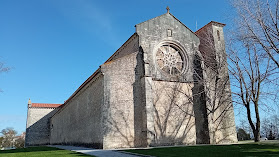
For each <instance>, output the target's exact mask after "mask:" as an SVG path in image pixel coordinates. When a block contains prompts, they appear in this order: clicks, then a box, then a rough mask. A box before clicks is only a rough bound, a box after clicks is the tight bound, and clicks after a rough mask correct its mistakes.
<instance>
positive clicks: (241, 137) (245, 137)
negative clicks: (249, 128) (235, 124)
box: [237, 128, 251, 141]
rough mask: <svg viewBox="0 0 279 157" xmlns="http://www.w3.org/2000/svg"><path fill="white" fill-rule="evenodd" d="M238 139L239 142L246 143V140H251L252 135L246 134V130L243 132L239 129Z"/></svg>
mask: <svg viewBox="0 0 279 157" xmlns="http://www.w3.org/2000/svg"><path fill="white" fill-rule="evenodd" d="M237 139H238V141H244V140H250V139H251V138H250V135H249V134H247V133H246V131H245V130H243V129H242V128H239V129H238V130H237Z"/></svg>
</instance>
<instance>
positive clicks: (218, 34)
mask: <svg viewBox="0 0 279 157" xmlns="http://www.w3.org/2000/svg"><path fill="white" fill-rule="evenodd" d="M217 37H218V41H220V31H219V30H217Z"/></svg>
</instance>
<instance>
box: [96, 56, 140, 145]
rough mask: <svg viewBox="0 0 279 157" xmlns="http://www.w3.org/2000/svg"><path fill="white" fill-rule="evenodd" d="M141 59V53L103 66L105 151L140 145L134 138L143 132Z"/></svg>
mask: <svg viewBox="0 0 279 157" xmlns="http://www.w3.org/2000/svg"><path fill="white" fill-rule="evenodd" d="M139 58H141V57H140V53H138V52H135V53H132V54H129V55H126V56H124V57H122V58H118V59H115V60H113V61H111V62H107V63H105V64H103V65H102V66H101V69H102V73H103V74H104V85H105V86H104V91H105V99H104V111H103V113H105V114H106V115H104V122H103V123H104V147H103V148H104V149H109V148H123V147H135V146H137V145H141V141H137V139H138V138H135V135H136V134H137V135H139V136H141V135H140V133H141V132H142V117H141V112H142V109H140V108H141V106H142V105H143V104H142V99H141V85H140V84H138V82H137V80H138V77H139V76H140V75H142V72H140V71H141V70H140V69H141V68H140V67H139V66H140V64H142V62H141V59H139ZM135 109H137V110H135ZM135 128H136V129H135ZM138 132H140V133H138ZM140 139H142V138H140ZM143 139H144V138H143Z"/></svg>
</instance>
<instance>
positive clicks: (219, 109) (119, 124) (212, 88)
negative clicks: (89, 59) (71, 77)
mask: <svg viewBox="0 0 279 157" xmlns="http://www.w3.org/2000/svg"><path fill="white" fill-rule="evenodd" d="M224 26H225V25H224V24H222V23H218V22H213V21H212V22H210V23H208V24H207V25H206V26H204V27H202V28H201V29H199V30H198V31H196V32H193V31H192V30H190V29H189V28H188V27H187V26H185V25H184V24H183V23H182V22H180V21H179V20H178V19H177V18H176V17H174V16H173V15H172V14H171V13H169V11H168V12H167V13H166V14H163V15H161V16H158V17H155V18H153V19H150V20H148V21H145V22H142V23H140V24H137V25H136V32H135V33H134V34H133V35H132V36H131V37H130V38H129V39H128V40H127V41H126V42H125V43H124V44H123V45H122V46H121V47H120V48H119V49H118V50H117V51H116V52H115V53H114V54H113V55H112V56H111V57H110V58H109V59H108V60H107V61H106V62H105V63H104V64H102V65H101V66H100V67H99V69H97V70H96V71H95V72H94V73H93V74H92V75H91V76H90V77H89V78H88V79H87V80H86V81H85V82H84V83H83V84H82V85H81V86H80V87H79V88H78V89H77V90H76V91H75V92H74V93H73V94H72V96H71V97H70V98H69V99H68V100H67V101H65V102H64V104H56V106H55V105H54V106H51V104H48V105H42V104H41V105H40V104H37V107H36V105H33V104H32V103H31V102H29V103H28V104H29V105H28V117H27V129H26V146H31V145H44V144H62V145H80V146H88V147H95V148H103V149H113V148H127V147H148V146H159V145H189V144H191V145H193V144H218V143H235V142H237V137H236V130H235V122H234V113H233V106H232V102H231V91H230V84H229V75H228V69H227V62H226V52H225V47H224V42H225V41H224V35H223V27H224ZM34 106H35V107H34Z"/></svg>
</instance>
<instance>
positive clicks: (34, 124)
mask: <svg viewBox="0 0 279 157" xmlns="http://www.w3.org/2000/svg"><path fill="white" fill-rule="evenodd" d="M56 111H57V109H55V108H34V107H29V108H28V113H27V125H26V137H25V146H26V147H28V146H34V145H47V144H49V142H50V127H49V126H50V124H49V120H50V118H51V116H52V115H53V114H54V113H55V112H56Z"/></svg>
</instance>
